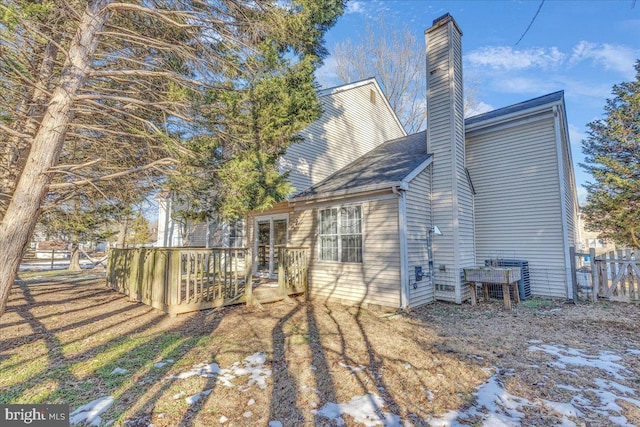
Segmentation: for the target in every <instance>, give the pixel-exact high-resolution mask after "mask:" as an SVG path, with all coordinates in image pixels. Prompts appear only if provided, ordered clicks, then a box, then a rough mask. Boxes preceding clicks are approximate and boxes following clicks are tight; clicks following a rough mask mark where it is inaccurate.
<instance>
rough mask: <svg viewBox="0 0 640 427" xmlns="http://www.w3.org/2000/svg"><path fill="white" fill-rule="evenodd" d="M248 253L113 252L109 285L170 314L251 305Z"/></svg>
mask: <svg viewBox="0 0 640 427" xmlns="http://www.w3.org/2000/svg"><path fill="white" fill-rule="evenodd" d="M250 259H251V257H250V254H249V251H248V249H246V248H237V249H236V248H213V249H186V248H135V249H110V250H109V258H108V264H107V285H108V286H110V287H111V288H113V289H115V290H117V291H119V292H122V293H124V294H125V295H128V296H129V299H130V300H131V301H139V302H143V303H145V304H148V305H150V306H152V307H155V308H158V309H160V310H163V311H164V312H165V313H168V314H170V315H176V314H179V313H186V312H189V311H196V310H205V309H208V308H214V307H220V306H223V305H228V304H232V303H241V302H245V301H250V300H251V286H246V284H247V283H251V280H250V279H251V266H250Z"/></svg>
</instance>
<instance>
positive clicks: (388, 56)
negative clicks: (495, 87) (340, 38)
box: [333, 19, 478, 134]
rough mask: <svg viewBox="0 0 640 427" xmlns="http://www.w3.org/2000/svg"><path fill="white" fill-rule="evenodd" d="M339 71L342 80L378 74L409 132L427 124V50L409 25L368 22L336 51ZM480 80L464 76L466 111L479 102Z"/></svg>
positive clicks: (346, 80)
mask: <svg viewBox="0 0 640 427" xmlns="http://www.w3.org/2000/svg"><path fill="white" fill-rule="evenodd" d="M333 58H334V59H335V61H336V75H337V76H338V78H339V79H340V80H341V81H342V82H343V83H350V82H353V81H357V80H362V79H365V78H369V77H376V79H377V80H378V83H379V84H380V86H381V87H382V90H383V92H384V93H385V95H386V96H387V99H388V100H389V104H391V108H393V110H394V111H395V112H396V114H397V115H398V118H399V119H400V122H401V123H402V125H403V126H404V128H405V130H406V131H407V132H408V133H410V134H411V133H415V132H418V131H420V130H422V129H424V127H425V125H426V117H427V116H426V114H427V108H426V105H427V104H426V102H427V101H426V94H427V88H426V84H427V77H426V61H427V59H426V52H425V47H424V40H422V39H420V40H418V39H417V38H416V37H415V35H414V34H413V32H412V31H411V30H410V29H409V28H408V27H407V26H406V25H402V26H399V25H395V24H393V23H389V22H387V21H385V20H382V19H380V20H378V21H375V22H374V23H372V24H367V26H366V27H365V31H364V34H361V35H360V38H359V39H358V40H357V41H353V40H351V39H347V40H345V41H344V42H342V43H338V44H336V46H335V48H334V51H333ZM476 89H477V84H476V83H475V82H474V81H473V80H469V79H467V78H466V77H465V114H466V113H468V112H471V111H473V110H474V107H476V106H477V105H478V101H477V98H476V94H477V90H476Z"/></svg>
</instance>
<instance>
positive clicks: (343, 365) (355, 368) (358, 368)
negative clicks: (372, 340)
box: [338, 362, 365, 372]
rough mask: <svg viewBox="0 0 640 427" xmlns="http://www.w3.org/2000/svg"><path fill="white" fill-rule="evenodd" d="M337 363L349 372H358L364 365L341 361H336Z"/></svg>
mask: <svg viewBox="0 0 640 427" xmlns="http://www.w3.org/2000/svg"><path fill="white" fill-rule="evenodd" d="M338 365H340V366H342V367H343V368H347V369H349V370H350V371H351V372H358V371H363V370H365V367H364V366H362V365H358V366H351V365H347V364H346V363H342V362H338Z"/></svg>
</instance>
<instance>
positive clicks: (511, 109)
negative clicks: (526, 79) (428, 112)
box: [464, 90, 564, 126]
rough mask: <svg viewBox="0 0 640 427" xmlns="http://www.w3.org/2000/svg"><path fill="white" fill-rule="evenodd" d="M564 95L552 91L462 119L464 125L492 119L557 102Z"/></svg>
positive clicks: (561, 92)
mask: <svg viewBox="0 0 640 427" xmlns="http://www.w3.org/2000/svg"><path fill="white" fill-rule="evenodd" d="M563 96H564V91H563V90H560V91H558V92H553V93H550V94H548V95H543V96H539V97H538V98H533V99H530V100H528V101H524V102H520V103H518V104H513V105H509V106H508V107H504V108H498V109H497V110H493V111H489V112H488V113H483V114H478V115H477V116H473V117H469V118H468V119H466V120H465V121H464V124H465V125H467V126H468V125H470V124H474V123H478V122H483V121H485V120H490V119H494V118H497V117H500V116H506V115H507V114H512V113H517V112H519V111H523V110H528V109H530V108H535V107H539V106H540V105H545V104H551V103H554V102H559V101H561V100H562V97H563Z"/></svg>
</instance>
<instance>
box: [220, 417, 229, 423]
mask: <svg viewBox="0 0 640 427" xmlns="http://www.w3.org/2000/svg"><path fill="white" fill-rule="evenodd" d="M227 421H229V418H227V417H225V416H224V415H222V416H221V417H220V424H224V423H226V422H227Z"/></svg>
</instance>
